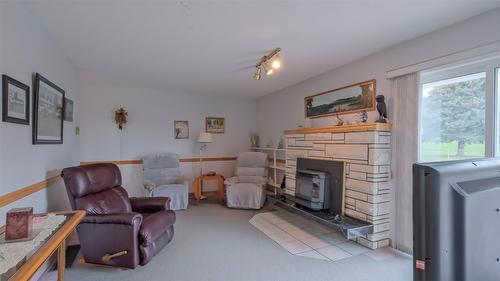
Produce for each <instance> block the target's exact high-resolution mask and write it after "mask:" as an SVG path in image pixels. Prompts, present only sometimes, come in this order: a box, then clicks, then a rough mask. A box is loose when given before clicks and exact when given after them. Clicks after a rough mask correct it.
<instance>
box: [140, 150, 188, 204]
mask: <svg viewBox="0 0 500 281" xmlns="http://www.w3.org/2000/svg"><path fill="white" fill-rule="evenodd" d="M142 163H143V167H144V188H145V189H146V190H147V191H148V193H149V196H152V197H153V196H166V197H170V209H171V210H181V209H187V206H188V201H189V195H188V192H189V181H188V180H187V179H185V178H183V177H182V176H181V171H180V169H179V156H178V155H177V154H174V153H159V154H153V155H149V156H146V157H144V158H142Z"/></svg>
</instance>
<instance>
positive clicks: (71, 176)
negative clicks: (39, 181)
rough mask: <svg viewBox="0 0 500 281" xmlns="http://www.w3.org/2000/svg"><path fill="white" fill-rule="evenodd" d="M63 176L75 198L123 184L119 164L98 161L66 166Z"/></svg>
mask: <svg viewBox="0 0 500 281" xmlns="http://www.w3.org/2000/svg"><path fill="white" fill-rule="evenodd" d="M62 177H63V179H64V182H65V184H66V187H68V190H69V191H70V192H71V194H72V195H73V196H74V197H75V198H80V197H83V196H85V195H88V194H92V193H98V192H101V191H104V190H107V189H111V188H113V187H116V186H121V184H122V176H121V173H120V169H119V168H118V166H116V165H115V164H112V163H98V164H91V165H85V166H76V167H70V168H65V169H64V170H63V171H62Z"/></svg>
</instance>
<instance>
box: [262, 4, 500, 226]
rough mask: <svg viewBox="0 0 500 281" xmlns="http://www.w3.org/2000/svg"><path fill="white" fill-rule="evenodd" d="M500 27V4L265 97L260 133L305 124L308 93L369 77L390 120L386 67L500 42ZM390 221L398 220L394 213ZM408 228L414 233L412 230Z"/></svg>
mask: <svg viewBox="0 0 500 281" xmlns="http://www.w3.org/2000/svg"><path fill="white" fill-rule="evenodd" d="M498 26H500V9H496V10H492V11H490V12H487V13H485V14H482V15H479V16H477V17H474V18H471V19H469V20H466V21H464V22H461V23H458V24H455V25H452V26H450V27H447V28H444V29H441V30H438V31H435V32H433V33H430V34H427V35H424V36H421V37H419V38H416V39H413V40H410V41H407V42H404V43H402V44H399V45H396V46H393V47H391V48H388V49H386V50H383V51H381V52H379V53H376V54H373V55H371V56H368V57H366V58H363V59H360V60H358V61H355V62H353V63H350V64H347V65H344V66H342V67H339V68H336V69H334V70H331V71H329V72H327V73H324V74H322V75H320V76H317V77H314V78H311V79H308V80H307V81H304V82H302V83H299V84H297V85H295V86H292V87H289V88H286V89H284V90H281V91H279V92H276V93H273V94H270V95H267V96H264V97H262V98H260V99H258V102H257V117H258V120H257V127H258V131H259V135H260V137H261V138H273V139H275V140H276V139H279V138H280V137H281V135H282V132H283V130H284V129H293V128H297V125H303V124H304V97H305V96H308V95H311V94H315V93H319V92H322V91H326V90H329V89H335V88H338V87H342V86H345V85H350V84H353V83H356V82H361V81H365V80H369V79H376V80H377V94H383V95H385V96H386V102H387V103H388V111H389V113H388V115H389V119H391V120H392V119H393V116H392V113H393V112H394V109H393V98H392V97H391V94H390V81H389V80H387V79H386V78H385V77H386V72H387V71H389V70H393V69H397V68H400V67H404V66H407V65H411V64H415V63H419V62H423V61H427V60H430V59H433V58H437V57H440V56H444V55H448V54H452V53H455V52H459V51H463V50H467V49H470V48H475V47H479V46H483V45H486V44H489V43H492V42H497V41H500V29H499V28H498ZM381 32H384V31H381ZM332 55H335V54H332ZM284 71H286V70H284ZM376 117H377V113H376V112H371V113H370V121H374V119H375V118H376ZM344 118H346V120H354V119H356V116H355V115H350V116H346V117H344ZM328 124H335V123H334V121H333V118H331V117H329V118H320V119H314V120H313V122H312V125H313V126H314V127H316V126H324V125H328ZM415 126H417V123H415ZM415 129H416V127H415ZM404 151H405V147H400V150H399V151H394V152H393V157H394V155H395V154H396V153H404ZM394 188H398V187H397V186H396V187H394ZM393 209H394V207H393ZM395 212H405V213H406V215H405V216H403V217H411V214H408V212H409V213H411V212H412V210H411V208H409V209H405V210H395V211H393V212H392V214H393V215H394V214H395ZM392 221H393V223H394V218H392ZM391 229H395V227H394V226H393V227H391ZM407 231H410V232H411V229H408V230H407Z"/></svg>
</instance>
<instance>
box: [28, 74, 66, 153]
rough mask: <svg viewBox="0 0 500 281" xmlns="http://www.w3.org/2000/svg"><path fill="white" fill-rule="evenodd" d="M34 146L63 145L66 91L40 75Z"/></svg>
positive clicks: (34, 114) (34, 113) (37, 76)
mask: <svg viewBox="0 0 500 281" xmlns="http://www.w3.org/2000/svg"><path fill="white" fill-rule="evenodd" d="M34 87H35V92H34V93H35V95H34V98H33V100H34V102H33V144H61V143H63V125H64V124H63V123H64V121H63V119H64V94H65V93H64V90H63V89H61V88H59V87H58V86H57V85H56V84H54V83H52V82H50V81H49V80H48V79H47V78H45V77H43V76H42V75H40V74H39V73H37V74H36V76H35V86H34Z"/></svg>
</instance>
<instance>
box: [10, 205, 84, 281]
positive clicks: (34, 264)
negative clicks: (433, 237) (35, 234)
mask: <svg viewBox="0 0 500 281" xmlns="http://www.w3.org/2000/svg"><path fill="white" fill-rule="evenodd" d="M55 214H56V215H69V214H73V215H72V216H71V218H70V219H69V221H67V222H66V223H64V225H63V226H62V227H61V228H60V229H59V230H58V231H57V232H56V233H55V234H54V235H52V237H50V239H49V240H48V241H47V242H46V243H45V244H44V245H43V246H41V247H40V249H38V250H37V251H36V252H35V254H33V256H31V257H30V258H29V259H28V260H27V261H26V262H25V263H24V264H23V265H22V266H21V267H20V268H19V269H18V270H17V271H16V273H15V274H14V275H12V276H11V277H10V278H9V281H18V280H23V281H25V280H29V279H30V278H31V277H32V276H33V275H34V274H35V273H36V272H37V270H38V269H39V268H40V267H41V266H42V264H44V263H45V261H46V260H47V259H48V258H49V257H50V256H51V255H52V254H54V253H55V252H56V250H57V249H58V248H59V245H60V244H61V243H63V242H64V241H65V240H66V238H67V237H68V236H69V235H70V234H71V232H72V231H73V230H74V229H75V228H76V226H77V225H78V224H79V223H80V222H81V221H82V219H83V218H84V217H85V214H86V213H85V211H71V212H60V213H55Z"/></svg>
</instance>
